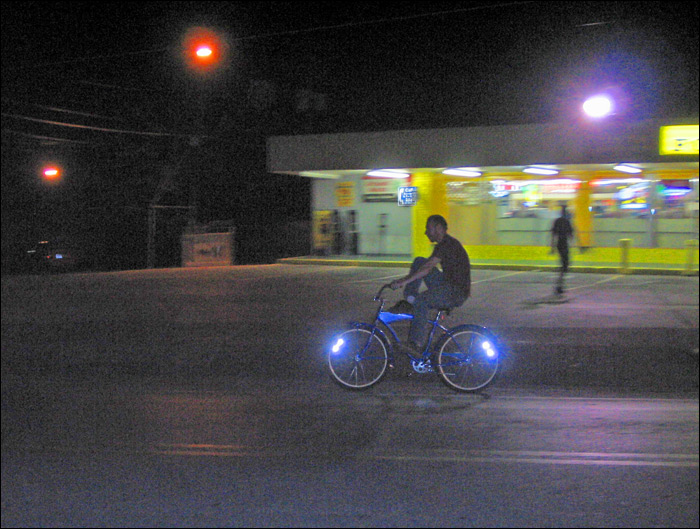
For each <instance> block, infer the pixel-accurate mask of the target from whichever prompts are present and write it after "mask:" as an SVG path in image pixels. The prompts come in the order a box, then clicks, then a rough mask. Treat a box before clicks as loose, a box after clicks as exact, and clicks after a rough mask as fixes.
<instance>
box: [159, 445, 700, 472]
mask: <svg viewBox="0 0 700 529" xmlns="http://www.w3.org/2000/svg"><path fill="white" fill-rule="evenodd" d="M392 450H395V449H392ZM149 451H150V452H151V453H153V454H157V455H169V456H185V457H266V458H270V457H283V456H284V457H287V456H289V455H300V456H305V455H306V454H304V453H299V454H296V453H291V454H290V452H289V451H288V450H276V449H274V448H269V447H268V448H261V447H253V446H246V445H216V444H184V443H175V444H161V445H157V446H155V447H153V448H151V449H150V450H149ZM358 458H360V459H369V460H379V461H424V462H438V461H443V462H445V461H446V462H452V463H529V464H539V465H591V466H651V467H677V468H697V467H698V454H653V453H651V454H645V453H628V452H612V453H605V452H557V451H549V450H541V451H540V450H447V449H426V450H420V451H413V452H403V453H392V454H388V453H381V454H377V453H361V454H359V455H358Z"/></svg>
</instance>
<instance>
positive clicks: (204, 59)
mask: <svg viewBox="0 0 700 529" xmlns="http://www.w3.org/2000/svg"><path fill="white" fill-rule="evenodd" d="M228 52H229V44H228V41H227V39H226V38H225V37H224V36H223V34H221V33H219V32H218V31H215V30H213V29H210V28H205V27H195V28H191V29H189V30H188V31H187V33H186V34H185V37H184V38H183V41H182V58H183V61H184V62H185V65H186V66H187V68H188V69H189V70H191V71H193V72H195V73H197V74H199V75H203V76H207V75H211V74H213V73H214V72H216V71H218V70H219V69H221V68H223V67H224V66H225V65H226V61H227V59H228Z"/></svg>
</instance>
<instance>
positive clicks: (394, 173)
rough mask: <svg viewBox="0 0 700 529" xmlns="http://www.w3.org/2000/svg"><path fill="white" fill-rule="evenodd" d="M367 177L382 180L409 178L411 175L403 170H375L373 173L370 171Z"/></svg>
mask: <svg viewBox="0 0 700 529" xmlns="http://www.w3.org/2000/svg"><path fill="white" fill-rule="evenodd" d="M367 176H378V177H380V178H408V177H409V176H411V175H409V174H408V173H407V172H406V171H403V170H401V169H375V170H373V171H369V172H368V173H367Z"/></svg>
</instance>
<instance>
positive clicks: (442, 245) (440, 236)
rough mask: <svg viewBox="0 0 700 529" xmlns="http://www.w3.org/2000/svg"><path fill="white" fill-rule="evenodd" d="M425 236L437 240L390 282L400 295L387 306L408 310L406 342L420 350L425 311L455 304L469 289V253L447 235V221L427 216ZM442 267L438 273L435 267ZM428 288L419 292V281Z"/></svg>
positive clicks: (463, 300)
mask: <svg viewBox="0 0 700 529" xmlns="http://www.w3.org/2000/svg"><path fill="white" fill-rule="evenodd" d="M425 235H426V236H427V237H428V239H429V240H430V242H432V243H437V244H436V245H435V248H434V250H433V253H432V255H431V256H430V257H429V258H427V259H426V258H425V257H416V258H415V259H414V261H413V263H412V264H411V270H410V272H409V273H408V275H407V276H406V277H403V278H401V279H397V280H395V281H392V283H391V288H392V289H393V290H396V289H399V288H401V287H405V288H404V298H405V299H403V300H401V301H399V302H398V303H397V304H396V305H394V306H393V307H392V308H390V309H389V311H390V312H395V313H409V314H410V313H412V314H413V320H412V321H411V329H410V331H409V333H408V342H407V345H408V347H409V348H411V349H413V350H414V351H419V350H421V348H422V346H423V345H424V344H425V341H426V339H427V334H428V311H429V310H430V309H442V308H448V307H450V308H452V307H459V306H460V305H462V304H463V303H464V302H465V301H466V300H467V298H468V297H469V294H470V291H471V264H470V262H469V255H468V254H467V251H466V250H465V249H464V246H462V243H460V242H459V241H458V240H457V239H455V238H454V237H452V236H451V235H448V234H447V221H446V220H445V218H444V217H443V216H441V215H431V216H430V217H429V218H428V221H427V223H426V226H425ZM438 265H440V266H441V267H442V272H441V271H440V270H438V268H437V266H438ZM422 282H425V285H426V286H427V287H428V290H425V291H423V292H420V293H419V289H420V286H421V283H422Z"/></svg>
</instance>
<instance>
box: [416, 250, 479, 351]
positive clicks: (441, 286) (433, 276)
mask: <svg viewBox="0 0 700 529" xmlns="http://www.w3.org/2000/svg"><path fill="white" fill-rule="evenodd" d="M427 261H428V259H426V258H425V257H416V258H415V259H414V260H413V263H412V264H411V273H413V272H415V271H416V270H418V269H419V268H420V267H421V266H423V264H424V263H425V262H427ZM423 282H425V286H426V287H428V290H424V291H423V292H420V293H419V292H418V290H419V289H420V286H421V284H422V283H423ZM403 295H404V298H406V299H408V300H409V301H410V298H411V297H413V298H415V301H413V320H412V321H411V329H410V331H409V332H408V339H409V340H410V341H412V342H414V343H415V344H416V345H418V347H421V348H422V347H423V346H424V345H425V342H426V340H427V339H428V330H429V329H428V311H429V310H430V309H433V310H434V309H442V308H447V307H459V306H460V305H461V304H462V303H464V302H465V301H466V299H467V297H466V296H465V295H464V294H463V293H462V291H461V290H460V289H458V288H456V287H455V286H453V285H451V284H450V283H448V282H447V281H445V279H444V277H443V274H442V272H440V270H438V269H437V268H433V269H432V270H431V271H430V273H429V274H428V275H427V276H425V277H424V278H423V279H422V280H421V279H417V280H416V281H412V282H410V283H408V284H407V285H406V286H405V287H404V290H403Z"/></svg>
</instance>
